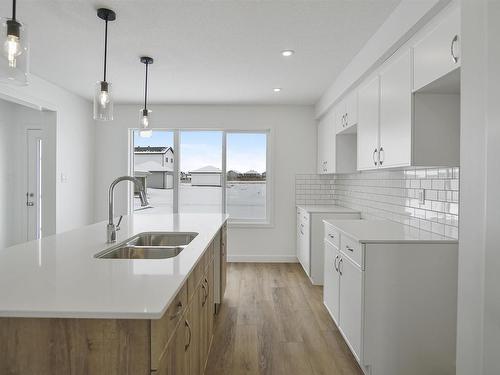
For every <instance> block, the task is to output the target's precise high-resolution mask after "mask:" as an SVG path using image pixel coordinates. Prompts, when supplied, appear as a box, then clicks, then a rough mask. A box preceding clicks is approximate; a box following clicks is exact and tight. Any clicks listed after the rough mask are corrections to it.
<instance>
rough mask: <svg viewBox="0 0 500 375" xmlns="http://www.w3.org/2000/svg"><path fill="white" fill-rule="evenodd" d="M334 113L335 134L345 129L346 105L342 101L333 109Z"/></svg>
mask: <svg viewBox="0 0 500 375" xmlns="http://www.w3.org/2000/svg"><path fill="white" fill-rule="evenodd" d="M334 111H335V130H336V132H337V133H338V132H341V131H342V130H344V129H345V127H346V124H347V122H346V118H347V116H346V104H345V102H344V101H341V102H340V103H339V104H337V105H336V106H335V108H334Z"/></svg>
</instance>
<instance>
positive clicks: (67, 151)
mask: <svg viewBox="0 0 500 375" xmlns="http://www.w3.org/2000/svg"><path fill="white" fill-rule="evenodd" d="M89 84H92V83H89ZM0 99H5V100H7V101H14V102H16V103H18V104H22V105H28V106H32V107H34V108H37V109H38V110H40V109H48V110H50V111H55V116H56V122H57V127H56V146H55V147H56V153H57V161H56V171H57V174H56V206H57V215H56V217H57V220H56V230H57V232H63V231H66V230H70V229H73V228H77V227H80V226H82V225H86V224H89V223H92V221H93V218H94V211H93V209H94V202H93V192H94V183H93V181H94V171H93V168H94V141H95V139H94V129H95V123H94V120H93V119H92V103H91V102H90V101H88V100H85V99H83V98H81V97H79V96H77V95H75V94H72V93H70V92H69V91H66V90H65V89H63V88H61V87H58V86H56V85H53V84H52V83H50V82H47V81H45V80H43V79H40V78H38V77H36V76H32V77H31V81H30V84H29V85H28V86H24V87H19V86H10V85H5V84H2V85H0ZM62 174H63V175H65V176H67V180H66V181H65V182H61V175H62Z"/></svg>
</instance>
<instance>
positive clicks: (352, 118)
mask: <svg viewBox="0 0 500 375" xmlns="http://www.w3.org/2000/svg"><path fill="white" fill-rule="evenodd" d="M345 108H346V127H350V126H353V125H356V124H357V123H358V92H357V91H353V92H351V93H350V94H349V95H348V96H347V98H346V100H345Z"/></svg>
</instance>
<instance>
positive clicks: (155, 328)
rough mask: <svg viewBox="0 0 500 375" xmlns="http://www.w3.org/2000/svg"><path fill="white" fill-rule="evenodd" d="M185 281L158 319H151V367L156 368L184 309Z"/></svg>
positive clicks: (185, 302)
mask: <svg viewBox="0 0 500 375" xmlns="http://www.w3.org/2000/svg"><path fill="white" fill-rule="evenodd" d="M187 290H188V288H187V283H184V285H183V286H182V288H181V290H180V291H179V293H177V295H176V296H175V298H174V300H173V301H172V303H171V304H170V306H169V307H168V308H167V311H165V314H163V316H162V317H161V318H160V319H155V320H151V369H152V370H156V369H157V368H158V362H159V360H160V357H161V355H162V353H163V351H164V350H165V347H166V346H167V344H168V342H169V340H170V338H171V337H172V335H173V333H174V332H175V327H176V326H177V323H178V322H179V320H180V319H181V317H182V314H183V313H184V311H185V310H186V307H187V304H188V298H187Z"/></svg>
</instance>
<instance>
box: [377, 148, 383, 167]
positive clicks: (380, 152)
mask: <svg viewBox="0 0 500 375" xmlns="http://www.w3.org/2000/svg"><path fill="white" fill-rule="evenodd" d="M382 152H383V153H384V154H383V157H382ZM378 155H379V157H378V159H379V161H378V162H379V163H380V165H382V163H383V162H384V161H385V151H384V148H383V147H380V151H379V152H378Z"/></svg>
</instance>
